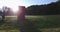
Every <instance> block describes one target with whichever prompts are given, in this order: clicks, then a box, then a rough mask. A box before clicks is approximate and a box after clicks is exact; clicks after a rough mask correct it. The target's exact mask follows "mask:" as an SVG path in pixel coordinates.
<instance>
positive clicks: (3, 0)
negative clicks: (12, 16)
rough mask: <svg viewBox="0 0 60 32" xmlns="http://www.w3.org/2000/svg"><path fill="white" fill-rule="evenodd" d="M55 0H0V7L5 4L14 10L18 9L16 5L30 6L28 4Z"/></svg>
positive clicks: (54, 0)
mask: <svg viewBox="0 0 60 32" xmlns="http://www.w3.org/2000/svg"><path fill="white" fill-rule="evenodd" d="M56 1H57V0H0V8H1V7H2V6H7V7H10V8H12V9H13V10H14V11H15V10H18V6H26V7H28V6H30V5H41V4H48V3H51V2H56Z"/></svg>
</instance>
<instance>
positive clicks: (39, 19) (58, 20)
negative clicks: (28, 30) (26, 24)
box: [0, 15, 60, 32]
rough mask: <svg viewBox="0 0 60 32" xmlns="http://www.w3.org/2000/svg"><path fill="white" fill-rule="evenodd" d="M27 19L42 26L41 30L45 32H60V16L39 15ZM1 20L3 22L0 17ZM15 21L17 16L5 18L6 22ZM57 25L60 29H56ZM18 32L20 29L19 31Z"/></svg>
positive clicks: (28, 16)
mask: <svg viewBox="0 0 60 32" xmlns="http://www.w3.org/2000/svg"><path fill="white" fill-rule="evenodd" d="M25 19H27V20H29V21H35V23H37V24H38V25H39V26H40V28H43V29H41V30H42V31H43V32H46V31H47V30H52V29H53V30H54V29H57V30H60V15H38V16H37V15H36V16H31V15H27V16H25ZM0 20H1V16H0ZM14 20H17V16H6V18H5V21H14ZM48 25H49V26H48ZM55 25H58V26H59V27H58V26H57V27H56V26H55ZM5 27H6V26H5ZM44 27H46V28H44ZM49 27H50V28H49ZM0 31H1V32H3V31H5V30H0ZM9 31H10V30H9ZM13 31H16V30H13ZM17 32H18V29H17Z"/></svg>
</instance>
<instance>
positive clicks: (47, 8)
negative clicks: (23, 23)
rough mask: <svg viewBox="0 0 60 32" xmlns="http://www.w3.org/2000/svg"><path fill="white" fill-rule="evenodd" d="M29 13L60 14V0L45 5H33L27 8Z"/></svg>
mask: <svg viewBox="0 0 60 32" xmlns="http://www.w3.org/2000/svg"><path fill="white" fill-rule="evenodd" d="M26 14H27V15H59V14H60V1H57V2H52V3H50V4H44V5H31V6H29V7H28V8H26Z"/></svg>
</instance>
